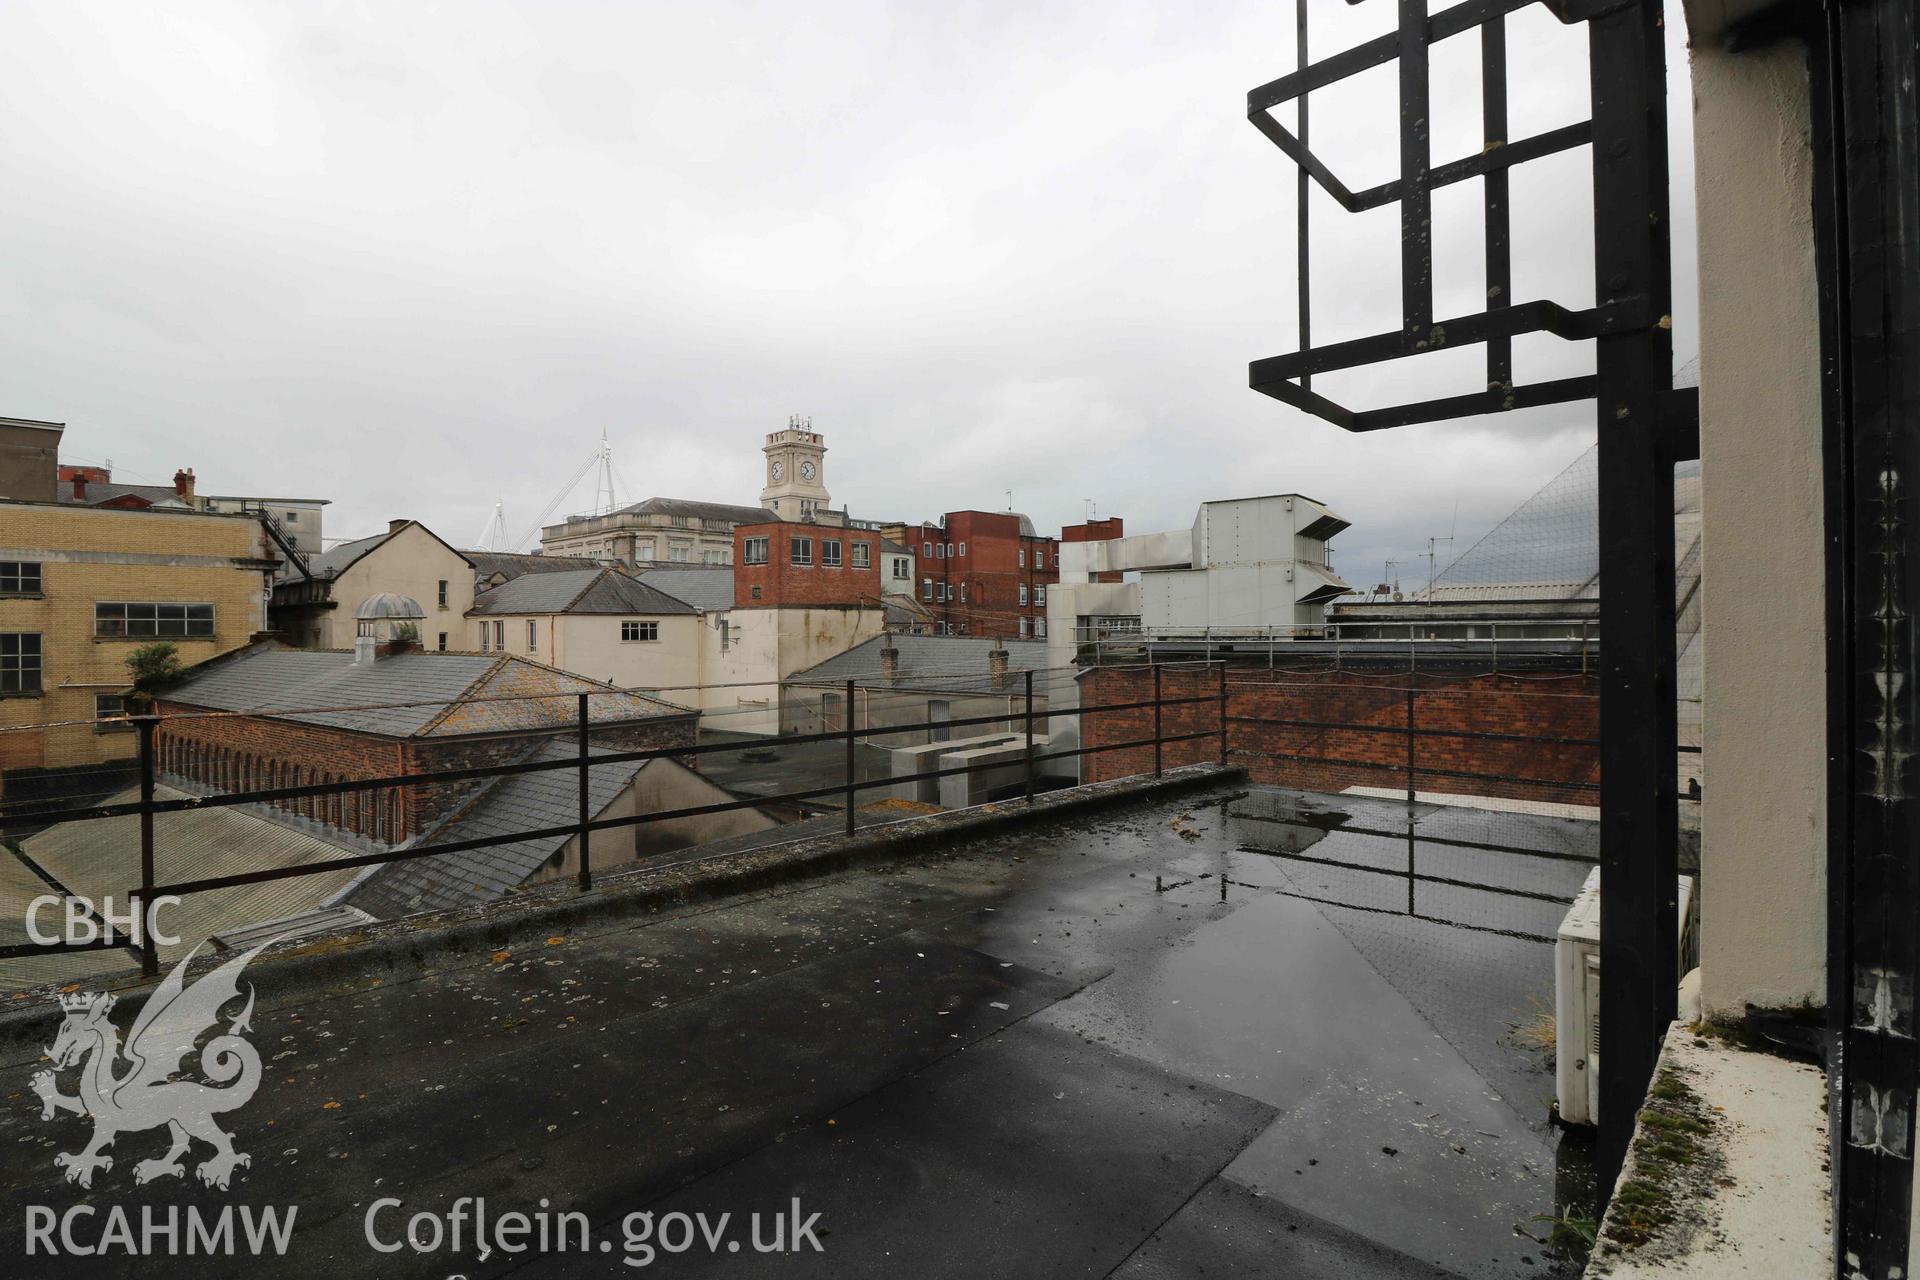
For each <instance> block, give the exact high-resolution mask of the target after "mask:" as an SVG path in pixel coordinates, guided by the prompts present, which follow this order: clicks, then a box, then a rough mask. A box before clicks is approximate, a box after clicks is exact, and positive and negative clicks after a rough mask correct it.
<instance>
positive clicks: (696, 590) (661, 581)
mask: <svg viewBox="0 0 1920 1280" xmlns="http://www.w3.org/2000/svg"><path fill="white" fill-rule="evenodd" d="M635 576H636V577H638V578H639V580H640V581H641V582H643V583H645V584H646V585H647V586H649V587H652V588H654V589H655V590H658V591H664V592H666V593H667V594H668V595H670V596H672V597H674V598H675V599H677V600H684V601H686V602H687V603H688V604H690V605H692V606H693V607H694V608H696V609H698V610H700V611H701V612H702V613H712V612H714V611H715V610H718V609H731V608H733V569H732V568H731V567H730V566H723V565H714V566H712V567H711V568H705V569H695V568H686V569H649V570H647V571H646V572H645V573H641V574H636V575H635Z"/></svg>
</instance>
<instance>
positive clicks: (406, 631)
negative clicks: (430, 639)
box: [387, 622, 420, 644]
mask: <svg viewBox="0 0 1920 1280" xmlns="http://www.w3.org/2000/svg"><path fill="white" fill-rule="evenodd" d="M387 638H388V639H389V640H391V641H393V642H394V643H395V644H415V643H418V642H419V639H420V628H419V627H417V626H415V625H414V624H413V623H411V622H396V623H394V624H393V630H392V631H390V632H388V633H387Z"/></svg>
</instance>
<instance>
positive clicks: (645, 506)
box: [567, 498, 780, 524]
mask: <svg viewBox="0 0 1920 1280" xmlns="http://www.w3.org/2000/svg"><path fill="white" fill-rule="evenodd" d="M611 514H613V515H616V516H624V515H635V516H691V517H693V518H694V519H696V520H725V521H728V522H730V523H732V524H760V523H762V522H764V521H767V520H778V519H779V518H780V517H779V516H777V515H775V514H774V513H773V512H772V511H769V510H768V509H767V508H765V507H736V506H732V505H730V504H728V503H725V502H701V501H699V500H698V499H695V498H648V499H646V500H645V501H643V502H636V503H633V504H632V505H631V506H625V507H621V508H620V509H619V510H618V511H615V512H612V513H611ZM604 519H606V516H604V515H599V516H595V515H577V516H568V517H567V523H569V524H573V523H577V522H578V521H582V520H604Z"/></svg>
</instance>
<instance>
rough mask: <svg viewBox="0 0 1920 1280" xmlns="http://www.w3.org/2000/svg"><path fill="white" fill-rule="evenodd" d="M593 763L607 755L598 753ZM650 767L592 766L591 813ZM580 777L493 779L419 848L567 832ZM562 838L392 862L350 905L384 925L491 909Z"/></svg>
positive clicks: (565, 751) (550, 756) (567, 773)
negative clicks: (474, 907)
mask: <svg viewBox="0 0 1920 1280" xmlns="http://www.w3.org/2000/svg"><path fill="white" fill-rule="evenodd" d="M573 753H574V748H573V747H572V746H571V745H569V744H565V743H557V742H543V743H541V744H539V745H538V746H536V747H535V748H534V749H533V750H531V751H529V752H528V753H527V755H526V757H525V759H526V760H529V761H531V760H561V759H572V758H573ZM594 754H596V755H604V754H607V753H606V752H604V751H599V750H596V751H595V752H594ZM646 764H647V762H646V761H644V760H627V761H623V762H621V763H619V764H604V765H590V766H588V769H587V812H589V813H591V814H593V815H595V816H596V817H597V816H599V815H600V814H601V813H602V812H604V811H605V810H606V808H607V806H608V805H610V804H612V803H613V801H614V799H615V798H616V797H617V796H619V794H620V793H621V792H622V791H624V790H625V789H626V787H627V784H628V783H630V782H632V781H633V776H634V775H635V774H636V773H638V772H640V770H641V769H642V768H643V767H645V765H646ZM579 805H580V792H579V775H578V774H577V773H576V772H575V771H574V770H572V769H551V770H548V771H546V772H544V773H520V774H512V775H509V776H507V777H504V778H496V779H493V780H492V782H491V785H489V786H488V787H487V788H486V789H485V790H484V791H482V792H480V794H479V795H478V796H477V797H476V798H475V799H473V800H471V801H469V802H468V803H467V805H466V806H465V807H464V808H462V809H461V810H460V811H459V812H457V813H455V814H454V815H453V816H452V817H450V818H449V819H447V821H445V822H444V823H442V824H441V825H440V826H439V827H437V828H435V829H434V830H433V831H431V832H429V833H428V834H427V835H426V837H425V838H424V839H422V840H421V842H420V843H421V846H422V847H425V848H431V847H432V846H434V845H436V844H452V843H455V842H457V841H461V840H479V839H483V838H485V837H487V836H504V835H511V834H512V833H514V832H516V831H538V830H540V829H542V828H545V827H559V826H565V825H567V824H569V823H573V822H577V821H579V818H580V810H579ZM570 838H571V837H569V836H567V835H565V834H562V835H557V836H546V837H542V838H540V839H535V840H518V841H515V842H514V843H512V844H497V845H489V846H487V847H486V848H483V849H462V850H460V851H458V852H455V853H445V854H440V855H438V856H436V857H430V858H411V859H408V860H406V861H404V862H390V863H387V864H385V865H384V866H381V867H380V868H379V869H378V870H377V871H375V872H374V873H373V874H372V875H369V876H368V877H367V878H366V880H364V881H363V882H362V883H361V884H360V885H358V886H357V887H356V888H355V889H354V890H353V892H352V893H349V894H348V895H346V899H345V901H347V902H348V903H350V904H351V905H353V906H356V907H358V908H360V909H361V910H363V911H367V912H371V913H372V914H373V915H375V916H378V917H380V918H381V919H383V920H391V919H393V918H395V917H397V916H405V915H412V914H414V913H416V912H420V911H444V910H447V909H448V908H450V907H460V906H466V905H467V904H469V903H474V902H491V901H492V900H493V899H495V898H498V897H501V896H503V895H505V894H508V893H511V892H513V891H514V890H515V889H518V888H519V887H520V886H521V885H522V884H523V883H525V882H526V880H527V879H528V877H530V876H532V875H533V874H534V873H536V872H537V871H539V870H540V868H541V867H542V866H543V865H544V864H545V863H546V861H547V859H548V858H550V857H552V856H553V855H554V854H556V853H558V852H559V851H560V850H561V849H562V848H564V847H565V846H566V843H567V841H568V840H569V839H570Z"/></svg>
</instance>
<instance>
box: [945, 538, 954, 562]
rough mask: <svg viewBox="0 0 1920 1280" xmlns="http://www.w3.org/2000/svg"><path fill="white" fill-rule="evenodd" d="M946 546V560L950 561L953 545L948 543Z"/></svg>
mask: <svg viewBox="0 0 1920 1280" xmlns="http://www.w3.org/2000/svg"><path fill="white" fill-rule="evenodd" d="M946 546H947V559H949V560H951V559H953V544H952V543H951V542H949V543H947V544H946Z"/></svg>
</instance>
